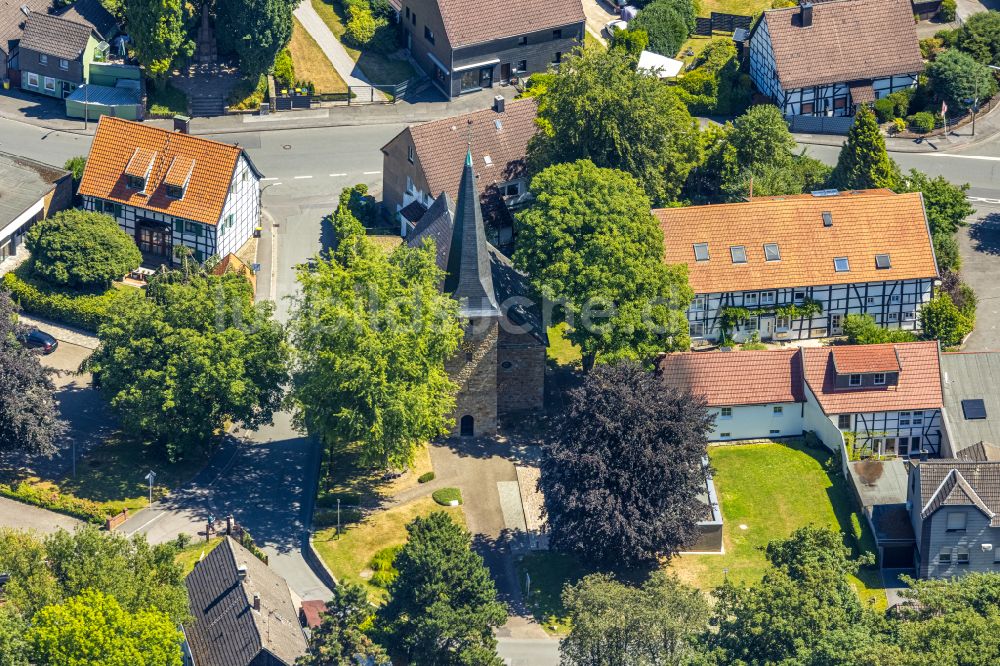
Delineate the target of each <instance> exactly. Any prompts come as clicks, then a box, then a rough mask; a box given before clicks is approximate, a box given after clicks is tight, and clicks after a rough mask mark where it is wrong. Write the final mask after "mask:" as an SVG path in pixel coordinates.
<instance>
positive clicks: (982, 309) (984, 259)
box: [958, 203, 1000, 351]
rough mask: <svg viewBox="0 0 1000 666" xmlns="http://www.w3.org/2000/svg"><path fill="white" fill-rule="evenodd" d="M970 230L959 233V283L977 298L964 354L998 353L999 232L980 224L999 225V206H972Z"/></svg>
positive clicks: (999, 293)
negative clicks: (967, 352)
mask: <svg viewBox="0 0 1000 666" xmlns="http://www.w3.org/2000/svg"><path fill="white" fill-rule="evenodd" d="M975 206H976V214H975V215H974V216H973V217H972V219H970V220H969V226H968V227H965V228H963V229H961V230H959V232H958V245H959V250H960V252H961V256H962V270H961V274H962V279H963V280H965V281H966V282H968V283H969V285H970V286H971V287H972V288H973V290H975V292H976V296H977V297H978V298H979V306H978V308H977V312H976V328H975V330H974V331H973V332H972V335H970V336H969V339H968V341H967V342H966V343H965V347H964V348H963V350H964V351H1000V279H998V278H1000V228H998V229H987V228H985V227H983V226H982V225H981V223H982V222H983V221H994V220H995V221H996V222H997V223H998V224H1000V205H994V204H982V203H979V204H975Z"/></svg>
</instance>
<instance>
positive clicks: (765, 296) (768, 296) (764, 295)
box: [760, 291, 774, 305]
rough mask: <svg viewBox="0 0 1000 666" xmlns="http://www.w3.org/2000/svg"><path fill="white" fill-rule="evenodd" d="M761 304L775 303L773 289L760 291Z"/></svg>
mask: <svg viewBox="0 0 1000 666" xmlns="http://www.w3.org/2000/svg"><path fill="white" fill-rule="evenodd" d="M760 304H761V305H774V292H773V291H762V292H760Z"/></svg>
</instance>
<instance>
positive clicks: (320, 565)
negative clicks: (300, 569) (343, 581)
mask: <svg viewBox="0 0 1000 666" xmlns="http://www.w3.org/2000/svg"><path fill="white" fill-rule="evenodd" d="M302 557H303V559H305V561H306V564H308V565H309V568H310V569H312V570H313V573H315V574H316V576H317V577H318V578H319V579H320V580H321V581H323V584H324V585H326V586H327V587H328V588H330V589H331V590H332V589H333V588H335V587H337V586H338V585H339V584H340V583H338V582H337V577H336V576H334V575H333V572H332V571H330V569H329V568H327V566H326V563H325V562H324V561H323V558H322V557H320V556H319V553H317V552H316V547H315V546H314V545H313V538H312V535H311V534H310V535H309V545H308V546H307V547H306V548H303V549H302Z"/></svg>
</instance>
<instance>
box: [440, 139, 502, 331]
mask: <svg viewBox="0 0 1000 666" xmlns="http://www.w3.org/2000/svg"><path fill="white" fill-rule="evenodd" d="M447 266H448V268H447V269H446V275H445V278H444V290H445V291H446V292H448V293H449V294H451V295H452V296H453V297H454V298H455V300H456V301H458V302H459V308H460V310H461V312H462V314H463V316H469V315H473V314H475V315H479V316H487V317H489V316H496V315H498V314H499V313H500V308H499V307H498V306H497V300H496V293H495V292H494V291H493V274H492V271H491V270H490V258H489V254H488V253H487V251H486V227H485V226H484V225H483V211H482V209H481V208H480V207H479V190H478V188H477V187H476V173H475V171H474V170H473V168H472V148H471V147H470V148H469V151H468V153H466V156H465V168H464V169H463V170H462V184H461V185H460V186H459V188H458V205H457V206H455V215H454V231H452V234H451V250H449V252H448V264H447Z"/></svg>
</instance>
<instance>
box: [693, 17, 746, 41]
mask: <svg viewBox="0 0 1000 666" xmlns="http://www.w3.org/2000/svg"><path fill="white" fill-rule="evenodd" d="M752 23H753V17H752V16H745V15H743V14H723V13H720V12H712V15H711V16H710V17H709V18H704V17H698V18H696V19H695V27H694V34H695V35H698V36H699V37H711V36H712V33H713V32H716V31H718V32H735V31H736V30H737V28H744V29H745V30H749V29H750V25H751V24H752Z"/></svg>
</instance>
